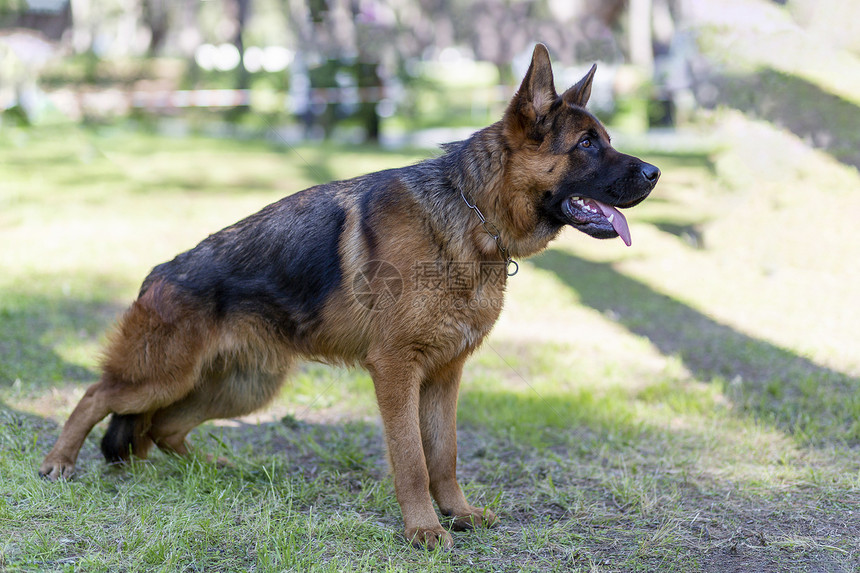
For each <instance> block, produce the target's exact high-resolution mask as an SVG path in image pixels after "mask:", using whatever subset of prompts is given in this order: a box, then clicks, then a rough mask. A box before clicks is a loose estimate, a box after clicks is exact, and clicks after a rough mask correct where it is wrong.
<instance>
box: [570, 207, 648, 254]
mask: <svg viewBox="0 0 860 573" xmlns="http://www.w3.org/2000/svg"><path fill="white" fill-rule="evenodd" d="M561 208H562V210H563V211H564V214H565V215H566V216H567V218H568V219H569V220H570V223H571V224H572V225H573V226H575V227H576V228H578V229H579V230H581V231H583V232H585V233H587V234H589V235H591V236H593V237H598V238H610V237H614V236H616V235H617V236H619V237H621V240H622V241H624V244H625V245H627V246H628V247H629V246H630V244H631V241H630V227H629V226H628V225H627V219H626V218H625V217H624V215H622V214H621V211H619V210H618V209H616V208H615V207H613V206H612V205H607V204H606V203H601V202H600V201H597V200H595V199H588V198H585V197H569V198H567V199H565V201H564V203H562V206H561Z"/></svg>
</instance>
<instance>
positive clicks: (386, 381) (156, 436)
mask: <svg viewBox="0 0 860 573" xmlns="http://www.w3.org/2000/svg"><path fill="white" fill-rule="evenodd" d="M593 73H594V69H593V68H592V71H591V72H589V74H588V75H587V76H586V77H585V78H583V79H582V81H580V82H579V83H578V84H576V85H575V86H573V87H572V88H570V89H569V90H567V91H566V92H565V93H564V94H562V95H561V96H559V95H557V94H556V92H555V88H554V86H553V79H552V69H551V67H550V61H549V54H548V53H547V51H546V48H544V47H543V46H542V45H538V46H537V47H536V48H535V51H534V55H533V59H532V63H531V66H530V68H529V71H528V73H527V74H526V77H525V79H524V80H523V83H522V86H521V87H520V89H519V91H518V92H517V94H516V96H514V98H513V100H512V102H511V104H510V106H509V108H508V110H507V112H506V113H505V116H504V118H503V119H502V121H500V122H498V123H496V124H494V125H492V126H490V127H488V128H486V129H484V130H482V131H479V132H477V133H476V134H475V135H474V136H472V137H471V138H470V139H468V140H466V141H464V142H459V143H455V144H449V145H447V146H446V147H445V153H444V154H443V155H441V156H440V157H437V158H435V159H430V160H427V161H425V162H423V163H420V164H417V165H413V166H410V167H405V168H402V169H397V170H390V171H383V172H380V173H375V174H370V175H366V176H363V177H359V178H356V179H352V180H349V181H340V182H334V183H329V184H326V185H321V186H318V187H314V188H312V189H308V190H306V191H303V192H301V193H297V194H295V195H292V196H289V197H286V198H284V199H282V200H281V201H279V202H277V203H274V204H272V205H270V206H268V207H266V208H264V209H263V210H262V211H260V212H259V213H257V214H255V215H252V216H250V217H248V218H247V219H244V220H243V221H240V222H239V223H237V224H235V225H233V226H231V227H228V228H226V229H224V230H222V231H221V232H219V233H216V234H215V235H212V236H210V237H209V238H208V239H206V240H204V241H203V242H202V243H201V244H200V245H198V246H197V247H196V248H194V249H192V250H191V251H188V252H186V253H183V254H181V255H179V256H177V257H176V258H175V259H174V260H173V261H170V262H168V263H164V264H162V265H159V266H158V267H156V268H154V269H153V271H152V272H151V273H150V275H149V276H148V277H147V278H146V280H145V281H144V283H143V286H142V287H141V290H140V294H139V297H138V299H137V300H136V301H135V302H134V303H133V304H132V306H131V308H130V309H129V310H128V311H127V312H126V314H125V315H124V316H123V317H122V319H121V321H120V323H119V326H118V328H117V329H116V331H115V332H114V333H113V335H112V336H111V338H110V342H109V344H108V347H107V350H106V354H105V359H104V361H103V374H102V377H101V379H100V380H99V382H98V383H96V384H94V385H93V386H91V387H90V388H89V389H88V390H87V392H86V394H85V395H84V397H83V398H82V399H81V401H80V403H79V404H78V405H77V407H76V408H75V410H74V412H73V413H72V415H71V417H70V418H69V420H68V421H67V422H66V425H65V427H64V428H63V431H62V434H61V435H60V438H59V439H58V441H57V443H56V445H55V446H54V448H53V449H52V450H51V452H50V453H49V454H48V455H47V457H46V458H45V461H44V463H43V464H42V466H41V468H40V470H39V471H40V473H41V474H42V475H43V476H46V477H48V478H50V479H52V480H55V479H58V478H67V477H69V476H71V475H72V473H73V472H74V464H75V459H76V458H77V455H78V451H79V449H80V447H81V445H82V443H83V441H84V439H85V438H86V436H87V434H88V433H89V432H90V430H91V429H92V428H93V426H94V425H95V424H96V423H98V422H99V421H100V420H101V419H103V418H104V417H106V416H107V415H108V414H113V417H112V419H111V423H110V426H109V428H108V431H107V433H106V435H105V438H104V440H103V442H102V450H103V451H104V453H105V456H106V457H107V458H108V459H109V460H112V461H114V460H124V459H127V458H128V457H129V455H131V454H133V455H135V456H140V457H143V456H145V455H146V454H147V451H148V450H149V448H150V447H151V446H152V444H155V445H157V446H158V447H159V448H162V449H164V450H167V451H170V452H176V453H179V454H184V453H186V446H185V437H186V435H187V434H188V432H189V431H190V430H191V429H193V428H194V427H196V426H197V425H198V424H200V423H201V422H203V421H205V420H208V419H212V418H224V417H232V416H238V415H242V414H246V413H249V412H251V411H253V410H256V409H258V408H260V407H262V406H264V405H265V404H266V403H267V402H268V401H269V400H271V399H272V397H273V396H274V395H275V393H276V392H277V390H278V388H279V387H280V385H281V383H282V380H283V379H284V377H285V375H286V374H287V372H288V370H289V369H290V367H291V365H292V364H293V362H294V360H295V359H297V358H301V357H310V358H314V359H317V360H326V361H330V362H338V363H349V364H359V365H361V366H363V367H365V368H366V369H367V370H368V371H369V372H370V374H371V375H372V378H373V382H374V386H375V389H376V396H377V400H378V402H379V410H380V414H381V416H382V420H383V423H384V428H385V438H386V442H387V445H388V452H389V456H390V461H391V465H392V469H393V472H394V486H395V491H396V495H397V500H398V502H399V503H400V507H401V509H402V512H403V520H404V522H405V534H406V537H407V538H408V539H409V540H411V541H412V542H413V543H415V544H418V545H426V546H428V547H434V546H435V545H437V544H440V543H441V544H443V545H444V546H446V547H447V546H450V545H451V544H452V538H451V536H450V534H449V533H448V532H447V531H446V530H445V529H443V528H442V526H441V525H440V522H439V519H438V517H437V515H436V512H435V510H434V508H433V499H435V500H436V503H437V504H438V506H439V509H440V511H441V512H442V513H443V514H444V515H447V516H452V517H453V518H454V522H453V528H454V529H455V530H460V529H468V528H471V527H475V526H479V525H487V526H489V525H492V524H494V523H495V522H496V517H495V515H493V513H492V512H491V511H489V510H487V509H484V508H480V507H474V506H472V505H470V504H469V503H468V502H467V501H466V498H465V496H464V495H463V492H462V491H461V489H460V486H459V485H458V483H457V477H456V465H457V435H456V434H457V430H456V409H457V392H458V388H459V384H460V376H461V374H462V371H463V364H464V362H465V360H466V358H467V357H468V356H469V354H470V353H471V352H472V351H473V350H475V348H477V346H478V345H479V344H480V343H481V341H482V340H483V338H484V337H485V336H486V335H487V333H488V332H489V331H490V329H491V328H492V326H493V324H494V323H495V321H496V319H497V318H498V315H499V312H500V310H501V306H502V301H503V297H504V290H505V279H506V277H505V275H504V272H501V273H498V272H496V273H491V274H492V275H493V277H494V278H493V279H492V280H490V279H488V275H487V274H486V273H485V271H486V270H487V269H490V270H491V271H492V270H494V269H495V270H502V271H503V270H504V268H505V267H504V263H505V260H506V257H505V256H503V253H505V251H504V249H507V252H509V254H510V256H514V257H524V256H528V255H531V254H534V253H536V252H538V251H540V250H542V249H543V248H544V247H545V246H546V245H547V243H548V242H549V241H550V240H551V239H553V238H554V237H555V236H556V235H557V234H558V233H559V231H560V230H561V229H562V228H563V227H564V226H565V224H571V225H573V226H575V227H577V228H580V229H581V230H583V231H585V232H587V233H589V234H591V235H594V236H597V237H604V238H605V237H610V236H616V235H615V233H614V231H612V227H611V226H610V227H608V228H607V227H606V224H605V222H602V221H599V222H598V223H597V224H596V226H595V225H592V224H591V223H583V222H582V221H578V220H573V221H571V220H568V219H565V216H566V215H564V213H563V212H562V209H561V207H560V205H561V204H562V202H563V201H564V200H566V199H568V198H569V197H570V196H571V195H572V194H574V193H575V194H576V196H582V197H592V198H595V199H598V200H601V201H605V202H608V203H611V204H613V205H617V206H622V207H624V206H632V205H633V204H635V203H637V202H639V201H641V200H642V199H644V198H645V196H647V195H648V193H649V192H650V191H651V189H652V188H653V186H654V183H656V179H657V177H658V176H659V171H658V170H657V169H656V168H654V167H653V166H650V165H648V164H645V163H643V162H641V161H640V160H638V159H636V158H633V157H630V156H626V155H622V154H620V153H618V152H616V151H615V150H614V149H612V148H611V146H610V145H609V138H608V135H607V134H606V131H605V130H604V128H603V127H602V125H601V124H600V122H599V121H597V119H596V118H594V116H592V115H591V114H589V113H588V112H587V111H585V110H584V106H585V103H586V102H587V100H588V97H589V94H590V91H591V80H592V77H593ZM586 139H588V142H587V144H586V143H583V142H584V141H585V140H586ZM467 201H469V202H472V201H473V202H474V203H475V204H476V205H477V207H478V208H479V209H480V211H481V212H482V213H483V215H484V216H485V217H486V219H487V221H489V222H490V225H489V226H487V227H485V226H484V225H482V224H481V222H480V220H479V217H478V215H477V214H476V212H475V211H474V210H473V209H471V208H470V207H469V206H468V205H467ZM487 228H489V229H490V230H493V229H496V228H497V229H498V233H499V238H498V241H497V240H496V239H494V238H493V237H492V236H491V235H490V234H489V233H488V231H487ZM374 261H377V262H374ZM379 261H382V262H383V263H379ZM380 264H382V265H385V268H386V269H389V271H390V269H392V268H393V269H396V273H395V274H393V275H392V274H391V273H390V272H389V274H388V275H386V274H385V273H381V272H375V269H378V268H379V265H380ZM428 264H429V268H431V270H433V269H438V270H440V271H441V272H442V274H443V275H444V274H445V273H446V272H450V271H451V269H452V268H453V267H454V266H455V265H456V266H457V268H458V271H457V272H458V281H459V282H457V283H456V284H455V285H452V284H449V283H445V284H443V285H442V286H441V287H440V286H439V285H437V286H436V287H432V286H428V285H427V284H424V283H423V282H422V280H423V279H422V277H421V276H420V274H421V273H420V272H418V271H419V270H420V268H421V266H424V267H423V268H427V267H426V265H428ZM362 273H363V274H362ZM398 276H399V278H398ZM362 277H364V279H362ZM386 277H387V278H386ZM392 277H393V279H392ZM357 279H362V280H365V279H366V280H365V282H366V285H365V286H368V287H370V293H371V294H370V298H369V299H368V298H364V299H362V298H361V297H359V296H358V295H357V294H356V291H355V289H354V286H355V285H356V284H357V283H356V280H357ZM391 280H395V281H397V280H400V281H401V282H400V283H398V284H399V287H400V288H395V289H394V290H395V291H396V292H395V295H396V296H393V297H389V298H386V299H384V300H383V299H382V298H374V296H373V293H374V292H377V293H381V292H384V291H385V288H387V287H389V286H391V284H390V281H391ZM443 282H444V281H443ZM398 284H395V285H394V286H395V287H397V286H398ZM365 294H366V293H365ZM362 296H364V295H362ZM383 303H384V304H383Z"/></svg>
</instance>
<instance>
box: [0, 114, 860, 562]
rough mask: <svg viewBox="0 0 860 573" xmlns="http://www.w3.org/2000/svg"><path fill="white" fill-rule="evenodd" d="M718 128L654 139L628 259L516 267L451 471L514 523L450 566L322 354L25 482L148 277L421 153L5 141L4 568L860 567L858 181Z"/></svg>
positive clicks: (574, 258) (461, 544) (607, 254)
mask: <svg viewBox="0 0 860 573" xmlns="http://www.w3.org/2000/svg"><path fill="white" fill-rule="evenodd" d="M717 119H719V121H718V122H715V124H714V125H715V127H714V129H718V130H719V131H720V133H719V134H718V135H720V139H721V140H722V141H727V142H730V144H727V145H725V146H723V147H720V148H717V149H714V150H713V151H712V152H702V153H699V154H687V155H672V154H657V153H651V152H649V150H648V149H644V150H639V151H641V152H642V153H643V154H644V155H645V156H646V158H647V159H649V160H651V161H653V162H654V163H656V164H657V165H659V166H660V167H661V169H662V170H663V173H664V177H663V180H662V181H661V183H660V185H659V187H658V190H657V192H656V193H655V195H654V197H653V198H652V199H650V200H649V201H647V202H645V203H644V204H643V205H642V206H641V207H638V208H637V209H635V210H633V211H632V212H631V213H630V216H629V218H630V221H631V228H632V231H633V240H634V246H633V247H632V248H629V249H627V248H625V247H624V246H623V245H621V244H620V242H619V241H609V242H607V241H594V240H591V239H588V238H587V237H585V236H584V235H581V234H578V233H576V232H575V231H572V230H569V231H566V232H565V234H564V235H563V237H562V238H561V239H560V240H559V241H557V242H556V243H554V244H553V246H552V248H551V249H550V250H549V251H547V252H546V253H545V254H543V255H541V256H539V257H536V258H534V259H532V260H531V261H529V262H521V271H520V273H519V275H517V276H516V277H515V278H514V279H512V280H511V281H510V283H509V285H510V286H509V291H510V292H509V297H508V300H507V302H506V309H505V312H504V313H503V315H502V318H501V320H500V322H499V324H498V325H497V327H496V329H495V330H494V331H493V334H492V336H491V337H490V339H489V340H488V341H487V343H486V344H485V345H484V346H483V348H482V349H481V350H480V352H478V353H477V354H476V356H475V357H473V359H472V360H471V361H470V362H469V364H468V366H467V370H466V375H465V382H464V386H463V391H462V393H461V400H460V407H459V414H458V415H459V425H460V467H459V469H460V479H461V482H462V484H463V486H464V488H465V490H466V492H467V496H468V497H469V498H470V500H471V501H473V503H476V504H485V505H489V506H490V507H492V508H493V509H494V510H495V511H496V512H497V513H498V514H499V515H500V517H501V519H502V521H501V524H500V525H499V526H498V527H497V528H494V529H492V530H480V531H475V532H471V533H465V534H455V548H454V549H453V550H452V551H449V552H444V551H438V552H424V551H416V550H413V549H411V548H409V547H408V546H407V545H406V544H405V543H404V541H403V540H402V538H401V534H400V529H401V524H400V513H399V508H398V506H397V504H396V502H395V501H394V496H393V486H392V482H391V479H390V477H389V475H388V470H387V466H386V462H385V454H384V451H383V444H382V436H381V430H380V426H379V421H378V414H377V411H376V406H375V404H374V401H373V390H372V384H371V381H370V379H369V377H368V376H367V375H366V374H365V373H363V372H361V371H352V370H342V369H333V368H329V367H327V366H323V365H318V364H308V365H305V366H303V367H302V368H301V369H300V370H299V371H298V372H297V373H296V375H295V376H294V377H293V378H292V380H291V383H290V384H289V385H288V386H287V387H286V388H285V389H284V390H283V392H282V394H281V395H280V397H279V398H278V400H277V401H276V402H275V403H274V404H273V405H272V407H271V408H269V409H268V410H266V411H264V412H261V413H259V414H257V415H253V416H249V417H246V418H243V419H239V420H229V421H222V422H217V423H208V424H205V425H204V426H202V427H201V428H199V429H198V430H196V431H195V432H194V433H193V434H192V436H191V443H192V446H193V454H192V455H191V456H190V457H188V458H187V459H178V458H173V457H169V456H165V455H162V454H160V453H156V454H154V455H153V457H152V459H151V460H150V461H137V462H135V463H133V464H131V465H129V466H127V467H122V468H116V467H109V466H106V465H105V464H104V463H103V462H102V461H101V459H100V455H99V453H98V446H97V442H98V439H99V438H100V434H101V432H102V428H103V426H100V427H99V428H97V429H96V430H95V431H94V432H93V434H92V435H91V436H90V438H88V440H87V442H86V444H85V445H84V448H83V450H82V452H81V457H80V460H79V476H78V477H77V479H75V480H73V481H70V482H67V483H57V484H49V483H46V482H44V481H42V480H40V479H39V478H38V477H37V476H36V468H37V466H38V464H39V463H40V461H41V459H42V457H43V456H44V454H45V453H46V452H47V450H48V449H49V448H50V446H51V444H52V443H53V440H55V439H56V437H57V435H58V433H59V424H61V423H62V422H63V421H64V420H65V418H66V417H67V415H68V414H69V412H70V410H71V408H72V407H73V406H74V404H75V403H76V401H77V399H78V398H79V397H80V396H81V394H82V393H83V390H84V388H85V387H86V386H87V385H88V384H89V383H92V382H93V381H94V380H95V378H96V376H97V356H98V349H99V347H100V344H101V342H102V341H103V340H104V333H105V331H106V330H107V329H108V328H109V326H110V324H111V323H112V322H113V320H114V319H115V317H116V316H117V314H118V313H120V312H122V310H123V309H124V307H125V306H126V305H127V304H128V302H129V301H130V300H131V299H132V298H133V297H134V295H135V292H136V289H137V287H138V286H139V283H140V280H141V279H142V278H143V276H144V275H145V274H146V272H147V271H148V270H149V268H151V267H152V266H153V265H154V264H157V263H159V262H161V261H163V260H166V259H168V258H170V257H172V256H173V255H174V254H176V253H177V252H179V251H181V250H184V249H186V248H189V247H191V246H193V245H194V244H195V243H196V242H197V241H199V240H200V239H201V238H202V237H204V236H206V235H207V234H208V233H211V232H213V231H215V230H217V229H219V228H221V227H223V226H225V225H227V224H229V223H232V222H233V221H235V220H236V219H238V218H240V217H241V216H243V215H244V214H247V213H251V212H253V211H254V210H256V209H258V208H259V207H262V206H263V205H265V204H267V203H269V202H271V201H272V200H274V199H276V198H278V197H280V196H282V195H283V194H286V193H290V192H293V191H296V190H299V189H302V188H304V187H307V186H309V185H311V184H313V183H315V182H317V181H324V180H329V179H334V178H342V177H348V176H351V175H353V174H357V173H361V172H366V171H372V170H376V169H380V168H383V167H385V166H394V165H402V164H405V163H409V162H412V161H415V160H417V159H419V158H420V157H421V156H422V154H421V153H418V152H404V153H393V152H382V151H379V150H374V149H365V148H356V147H338V146H324V147H305V146H300V147H297V148H285V147H279V146H275V145H270V144H267V143H263V142H255V141H225V140H212V139H206V138H194V137H192V138H184V139H169V138H164V137H160V136H157V135H152V134H144V133H134V132H129V131H124V130H121V129H115V128H108V127H103V128H99V129H89V130H86V129H79V128H73V127H63V128H52V129H37V130H30V131H16V130H5V131H3V132H0V158H2V159H0V244H2V245H3V247H2V249H0V453H2V455H0V475H2V481H0V493H2V495H0V570H9V571H19V570H22V571H30V570H33V571H35V570H50V571H54V570H56V571H61V570H85V571H91V570H92V571H108V570H110V571H115V570H128V571H137V570H146V571H150V570H164V571H174V570H188V571H191V570H207V571H219V570H223V571H236V570H254V571H283V570H314V571H327V570H332V571H339V570H356V571H363V570H368V571H413V570H431V571H458V570H469V571H473V570H474V571H511V570H523V571H684V572H687V571H721V570H727V569H728V570H738V571H763V570H779V571H789V570H798V571H801V570H827V571H854V570H857V568H858V567H860V552H858V550H857V548H856V539H857V538H858V537H860V512H858V509H857V507H858V502H860V450H858V447H857V445H858V443H860V425H858V422H857V420H858V413H860V391H858V386H860V384H858V382H860V360H858V357H857V354H856V344H855V339H856V330H855V328H856V327H855V325H856V324H857V323H858V319H860V303H858V301H857V298H856V292H857V290H856V289H857V286H858V282H857V281H856V279H857V275H856V272H857V271H855V270H854V269H853V265H850V264H849V263H848V261H856V260H858V258H860V246H858V245H857V242H856V241H852V240H851V236H850V234H849V233H851V232H852V231H853V222H852V221H851V220H850V217H848V216H846V215H845V214H846V213H856V212H860V199H858V198H857V197H856V193H854V191H855V190H856V187H857V184H858V176H857V173H856V172H855V171H853V170H852V169H849V168H846V167H844V166H843V165H841V164H839V163H838V162H836V161H835V160H833V159H831V158H830V157H829V156H827V155H825V154H822V153H820V152H816V151H812V150H810V149H809V148H808V147H806V146H805V145H803V144H801V143H800V142H798V141H797V140H796V139H795V138H794V137H793V136H791V135H790V134H786V133H784V132H782V131H779V130H776V129H774V128H772V127H771V126H769V125H768V124H764V123H758V122H751V121H749V120H747V119H745V118H743V117H742V116H739V115H734V114H731V113H724V114H722V115H720V116H719V117H718V118H717ZM619 140H621V142H620V143H619V147H621V148H622V149H624V146H623V138H620V137H619ZM753 140H754V141H755V142H756V145H755V146H753V143H752V141H753ZM759 148H763V149H767V150H769V153H768V154H767V155H761V154H760V153H759V152H758V151H757V150H758V149H759ZM212 457H214V458H218V457H221V458H225V459H226V460H227V462H228V464H227V465H226V466H222V465H219V464H217V463H215V462H212V461H210V459H211V458H212Z"/></svg>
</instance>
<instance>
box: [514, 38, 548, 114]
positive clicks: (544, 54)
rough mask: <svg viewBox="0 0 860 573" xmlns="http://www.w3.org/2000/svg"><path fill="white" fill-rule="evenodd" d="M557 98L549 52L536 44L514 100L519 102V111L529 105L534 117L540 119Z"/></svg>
mask: <svg viewBox="0 0 860 573" xmlns="http://www.w3.org/2000/svg"><path fill="white" fill-rule="evenodd" d="M557 97H558V94H557V93H555V84H554V83H553V81H552V63H551V62H550V60H549V51H548V50H547V49H546V46H544V45H543V44H537V45H535V51H534V52H533V53H532V63H531V65H529V71H527V72H526V77H524V78H523V83H522V84H521V85H520V89H519V91H517V95H516V99H518V100H520V105H521V106H522V107H521V108H520V109H521V110H523V107H527V106H526V105H524V104H531V107H532V110H534V114H535V116H536V117H540V116H542V115H546V113H547V112H548V111H549V108H550V106H551V105H552V102H554V101H555V100H556V98H557ZM523 111H524V110H523Z"/></svg>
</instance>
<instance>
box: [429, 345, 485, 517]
mask: <svg viewBox="0 0 860 573" xmlns="http://www.w3.org/2000/svg"><path fill="white" fill-rule="evenodd" d="M465 361H466V355H465V354H464V355H463V356H461V357H459V358H457V359H456V360H454V361H453V362H451V363H450V364H447V365H445V366H443V367H442V368H440V369H439V370H438V371H436V372H434V373H432V374H430V375H429V376H427V379H426V380H425V381H424V384H422V386H421V400H420V406H419V409H420V418H421V438H422V440H423V444H424V455H425V457H426V459H427V471H428V472H429V475H430V492H431V493H432V494H433V497H434V498H435V499H436V503H437V504H439V510H440V511H441V512H442V513H443V514H444V515H447V516H449V517H453V518H454V522H453V524H452V526H451V527H452V528H453V529H454V530H455V531H463V530H466V529H472V528H474V527H478V526H482V525H483V526H487V527H492V526H493V525H495V524H496V523H497V519H496V516H495V514H494V513H493V512H492V511H490V510H489V509H486V508H482V507H474V506H472V505H470V504H469V503H468V502H467V501H466V496H465V495H463V490H462V489H461V488H460V484H459V483H457V394H458V392H459V389H460V377H461V375H462V373H463V364H464V362H465Z"/></svg>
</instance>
